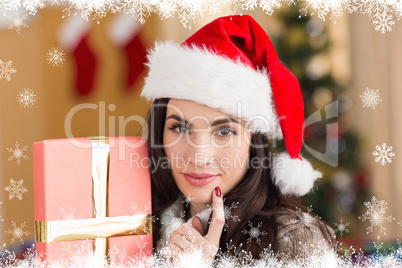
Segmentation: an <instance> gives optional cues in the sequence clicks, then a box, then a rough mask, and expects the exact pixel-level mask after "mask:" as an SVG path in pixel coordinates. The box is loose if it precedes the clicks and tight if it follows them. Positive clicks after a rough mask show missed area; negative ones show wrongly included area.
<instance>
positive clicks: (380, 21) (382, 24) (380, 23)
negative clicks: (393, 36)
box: [373, 12, 395, 33]
mask: <svg viewBox="0 0 402 268" xmlns="http://www.w3.org/2000/svg"><path fill="white" fill-rule="evenodd" d="M373 24H374V25H375V30H376V31H381V33H386V32H390V31H391V30H392V26H394V25H395V22H394V21H393V20H392V15H389V14H387V13H385V12H384V13H382V14H381V15H379V16H377V17H376V18H375V19H374V20H373Z"/></svg>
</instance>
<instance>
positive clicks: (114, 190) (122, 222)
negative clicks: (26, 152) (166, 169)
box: [33, 137, 153, 265]
mask: <svg viewBox="0 0 402 268" xmlns="http://www.w3.org/2000/svg"><path fill="white" fill-rule="evenodd" d="M33 154H34V158H33V162H34V202H35V203H34V206H35V239H36V243H35V244H36V245H35V246H36V251H37V254H38V256H40V257H39V258H38V259H40V260H41V261H46V262H47V263H49V262H51V261H54V260H59V259H60V258H61V259H67V260H68V259H71V258H73V257H74V255H76V254H77V252H82V248H90V251H91V256H93V259H94V260H95V261H98V262H99V261H100V262H102V263H103V260H105V259H106V262H105V263H106V264H108V263H109V264H112V265H113V262H118V263H123V262H124V261H126V260H127V259H131V260H132V259H134V258H142V259H146V257H148V256H151V255H152V248H153V247H152V217H151V214H152V211H151V181H150V173H149V168H148V163H149V162H148V150H147V141H146V138H141V137H109V138H106V137H89V138H77V139H75V138H74V139H52V140H44V141H40V142H35V143H34V144H33ZM92 254H93V255H92ZM93 259H92V260H93ZM102 265H103V264H102Z"/></svg>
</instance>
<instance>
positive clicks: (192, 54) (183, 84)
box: [141, 15, 322, 196]
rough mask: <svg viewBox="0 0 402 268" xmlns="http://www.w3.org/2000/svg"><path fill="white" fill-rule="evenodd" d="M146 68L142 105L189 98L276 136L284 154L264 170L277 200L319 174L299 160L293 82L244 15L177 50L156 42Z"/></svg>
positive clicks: (299, 116)
mask: <svg viewBox="0 0 402 268" xmlns="http://www.w3.org/2000/svg"><path fill="white" fill-rule="evenodd" d="M147 67H148V69H149V72H148V76H147V77H146V78H145V86H144V88H143V91H142V93H141V96H143V97H145V98H146V99H148V100H155V99H157V98H174V99H185V100H191V101H194V102H197V103H200V104H203V105H207V106H209V107H211V108H214V109H217V110H220V111H222V112H224V113H227V114H230V115H233V116H236V117H240V118H242V119H244V120H245V122H246V126H247V127H248V128H249V129H250V130H251V132H253V133H254V132H261V133H263V134H265V135H267V137H268V138H283V139H284V142H285V146H286V149H287V153H286V152H284V153H280V154H278V155H276V156H275V159H274V160H276V161H274V163H275V162H278V161H279V158H280V159H281V160H282V162H283V164H284V165H281V167H279V165H273V166H271V172H272V179H273V182H274V183H275V185H277V186H278V188H279V189H280V191H281V192H282V193H283V194H285V195H290V194H293V195H298V196H301V195H304V194H306V193H308V192H309V191H310V190H311V189H312V188H313V185H314V181H315V180H316V179H318V178H320V177H321V176H322V174H321V173H320V172H318V171H316V170H314V169H313V168H312V166H311V164H310V163H309V162H308V161H307V160H306V159H304V158H303V157H301V156H300V149H301V146H302V143H303V134H304V107H303V98H302V94H301V90H300V85H299V82H298V81H297V79H296V78H295V77H294V75H293V74H292V73H291V72H290V71H289V70H288V69H287V68H286V67H285V66H283V65H282V64H281V63H280V61H279V58H278V55H277V54H276V52H275V49H274V47H273V45H272V43H271V41H270V39H269V37H268V36H267V34H266V33H265V32H264V30H263V29H262V28H261V26H260V25H258V23H257V22H256V21H255V20H254V19H253V18H252V17H250V16H248V15H233V16H227V17H221V18H218V19H216V20H214V21H212V22H210V23H209V24H207V25H205V26H204V27H202V28H201V29H200V30H198V31H197V32H196V33H194V34H193V35H192V36H190V37H189V38H188V39H187V40H186V41H184V42H183V43H182V44H181V45H179V44H176V43H174V42H171V41H167V42H157V43H156V45H155V47H154V48H153V49H152V50H150V53H149V54H148V63H147ZM239 105H240V106H239ZM239 107H241V114H239ZM278 122H279V124H278Z"/></svg>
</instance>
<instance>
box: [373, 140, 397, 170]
mask: <svg viewBox="0 0 402 268" xmlns="http://www.w3.org/2000/svg"><path fill="white" fill-rule="evenodd" d="M375 149H376V150H375V151H374V152H373V156H375V162H377V163H378V162H381V165H383V166H384V165H385V164H386V163H391V162H392V157H394V156H395V154H394V152H392V146H388V147H387V144H386V143H383V144H382V146H381V147H380V146H379V145H377V146H376V147H375Z"/></svg>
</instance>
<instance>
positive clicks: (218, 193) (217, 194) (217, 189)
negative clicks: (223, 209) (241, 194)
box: [215, 187, 222, 197]
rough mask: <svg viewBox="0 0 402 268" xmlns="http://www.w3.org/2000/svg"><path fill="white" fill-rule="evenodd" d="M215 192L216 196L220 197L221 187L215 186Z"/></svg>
mask: <svg viewBox="0 0 402 268" xmlns="http://www.w3.org/2000/svg"><path fill="white" fill-rule="evenodd" d="M215 194H216V196H217V197H221V195H222V193H221V188H219V187H215Z"/></svg>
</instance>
